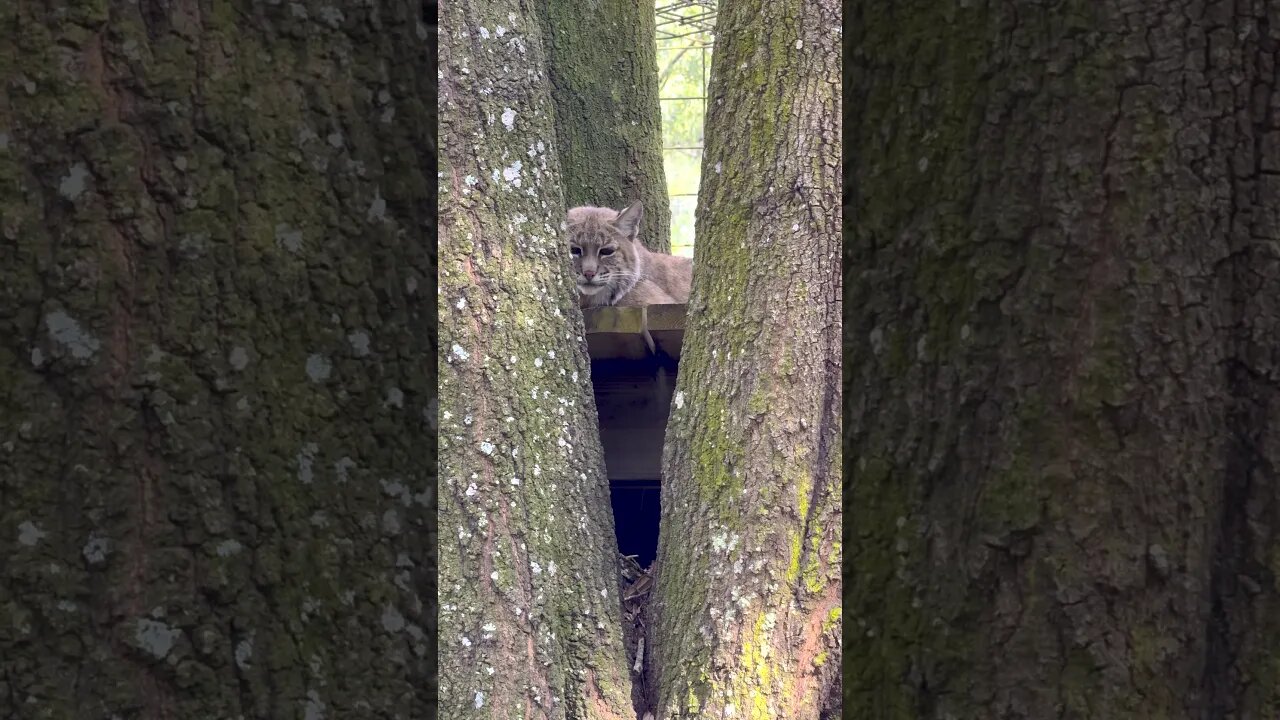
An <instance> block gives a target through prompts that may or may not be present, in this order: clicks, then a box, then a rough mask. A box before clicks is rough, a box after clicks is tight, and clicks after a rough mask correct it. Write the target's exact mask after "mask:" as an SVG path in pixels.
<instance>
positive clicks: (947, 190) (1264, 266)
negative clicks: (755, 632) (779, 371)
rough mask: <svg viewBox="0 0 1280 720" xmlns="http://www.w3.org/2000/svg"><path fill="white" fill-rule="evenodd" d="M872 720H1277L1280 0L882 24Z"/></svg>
mask: <svg viewBox="0 0 1280 720" xmlns="http://www.w3.org/2000/svg"><path fill="white" fill-rule="evenodd" d="M849 27H850V28H853V29H855V32H854V33H851V36H850V37H849V38H847V42H848V45H847V46H846V47H847V48H851V50H850V52H851V57H850V66H851V69H852V72H851V73H850V75H849V87H850V97H849V102H850V105H849V106H850V108H851V109H852V112H851V114H850V116H849V122H850V128H849V133H848V137H849V138H850V140H851V148H850V152H849V157H850V159H851V163H850V166H849V172H850V180H849V184H850V185H851V186H852V188H853V192H852V196H851V198H850V202H851V208H850V211H849V214H850V215H851V232H850V237H849V243H848V245H847V246H846V247H847V248H848V250H847V252H848V255H847V261H848V266H849V267H851V268H852V269H851V271H850V272H851V275H850V278H849V282H848V287H849V290H850V302H849V303H848V304H847V305H846V307H847V308H848V315H847V316H846V322H845V325H846V327H847V328H848V330H849V337H850V341H849V345H848V346H847V353H848V354H847V355H846V362H847V363H848V364H847V371H846V378H847V382H848V385H847V387H846V395H847V397H848V398H849V402H850V410H851V420H850V422H851V425H850V427H849V428H848V441H849V443H850V446H849V448H848V449H846V452H847V453H848V454H847V457H848V458H849V466H848V472H849V476H850V482H851V488H850V489H851V502H850V505H851V507H852V509H853V517H852V519H851V521H850V523H849V528H850V536H849V537H848V538H846V548H847V549H848V550H849V552H848V554H847V555H846V559H847V562H848V568H849V575H848V580H849V582H848V585H847V586H846V588H847V589H846V594H845V612H846V613H847V617H846V622H847V623H848V627H849V629H850V631H851V632H852V633H853V634H854V635H855V636H856V637H858V638H859V647H858V649H857V651H856V652H852V653H850V655H849V656H848V667H847V668H846V672H847V676H846V683H845V689H846V698H845V709H846V711H847V712H850V713H851V714H852V716H863V717H880V718H890V717H892V718H953V717H961V718H968V717H990V718H1010V719H1012V718H1046V717H1054V718H1112V719H1122V718H1151V717H1170V718H1173V717H1178V718H1241V719H1243V718H1263V717H1276V715H1277V713H1280V674H1277V671H1276V668H1277V667H1280V603H1278V602H1277V592H1278V590H1280V588H1278V587H1277V577H1278V574H1280V561H1278V560H1277V558H1280V538H1277V527H1278V525H1277V522H1278V521H1280V517H1278V509H1280V492H1278V489H1277V484H1276V475H1275V472H1276V471H1275V468H1276V467H1277V465H1278V464H1280V425H1278V424H1277V420H1280V391H1278V390H1277V385H1276V381H1277V377H1280V351H1278V350H1277V345H1276V340H1275V339H1276V338H1277V337H1280V258H1278V257H1277V254H1276V252H1275V248H1276V243H1277V240H1278V239H1280V214H1278V213H1280V142H1278V141H1277V139H1278V138H1280V133H1278V132H1277V126H1276V120H1275V118H1276V117H1277V112H1278V111H1280V95H1278V94H1277V92H1276V59H1277V55H1276V53H1277V44H1278V43H1280V4H1277V3H1274V2H1272V3H1263V2H1248V1H1246V2H1244V3H1240V4H1236V5H1231V4H1205V3H1200V2H1196V3H1192V4H1191V5H1179V6H1174V5H1171V4H1169V3H1147V4H1133V3H1121V2H1117V1H1115V0H1105V1H1102V2H1096V3H1074V4H1069V6H1066V7H1062V6H1054V7H1049V6H1037V5H1030V4H1026V3H1019V4H1017V5H1016V6H1015V5H1013V4H998V3H997V4H982V3H976V4H973V5H965V4H960V5H956V4H953V3H933V2H912V3H907V4H901V3H898V4H894V5H892V6H890V5H888V4H885V3H876V2H858V3H855V6H854V13H853V16H852V17H851V18H850V23H849Z"/></svg>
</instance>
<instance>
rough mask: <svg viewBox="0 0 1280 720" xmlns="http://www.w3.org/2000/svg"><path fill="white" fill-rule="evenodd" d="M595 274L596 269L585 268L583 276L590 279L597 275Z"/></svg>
mask: <svg viewBox="0 0 1280 720" xmlns="http://www.w3.org/2000/svg"><path fill="white" fill-rule="evenodd" d="M595 276H596V271H595V270H583V271H582V277H584V278H586V279H588V280H590V279H591V278H593V277H595Z"/></svg>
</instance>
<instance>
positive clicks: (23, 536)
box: [18, 520, 49, 547]
mask: <svg viewBox="0 0 1280 720" xmlns="http://www.w3.org/2000/svg"><path fill="white" fill-rule="evenodd" d="M48 535H49V533H47V532H45V531H43V530H41V529H40V528H39V527H38V526H37V525H36V524H35V523H33V522H31V521H30V520H25V521H23V523H22V524H21V525H19V526H18V543H19V544H22V545H26V546H27V547H32V546H34V545H35V544H36V543H38V542H40V541H41V540H42V539H44V538H45V537H48Z"/></svg>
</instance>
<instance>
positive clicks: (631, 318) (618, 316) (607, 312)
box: [582, 305, 688, 361]
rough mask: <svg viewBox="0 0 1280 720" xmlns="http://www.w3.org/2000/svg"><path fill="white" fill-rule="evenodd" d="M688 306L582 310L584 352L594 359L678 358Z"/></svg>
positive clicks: (682, 342) (682, 341)
mask: <svg viewBox="0 0 1280 720" xmlns="http://www.w3.org/2000/svg"><path fill="white" fill-rule="evenodd" d="M687 308H688V306H687V305H649V306H648V307H598V308H588V309H586V310H583V311H582V319H583V321H584V322H585V323H586V328H587V352H588V353H590V355H591V359H592V360H593V361H594V360H620V359H625V360H646V359H649V358H651V357H653V356H654V355H658V354H662V355H666V356H667V357H670V358H672V359H673V360H679V359H680V347H681V345H683V344H684V318H685V312H686V309H687Z"/></svg>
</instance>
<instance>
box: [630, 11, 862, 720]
mask: <svg viewBox="0 0 1280 720" xmlns="http://www.w3.org/2000/svg"><path fill="white" fill-rule="evenodd" d="M839 28H840V6H839V4H838V3H836V2H835V1H834V0H820V1H813V0H807V1H805V2H801V1H800V0H790V1H786V2H770V1H763V0H725V2H722V3H721V4H720V7H719V19H718V23H717V28H716V48H715V59H714V61H713V65H712V69H711V88H710V92H711V103H710V114H709V117H708V118H707V124H706V127H707V149H706V156H705V160H704V164H703V175H702V176H703V180H702V187H703V195H702V200H701V202H700V203H699V210H698V213H699V214H698V244H697V249H696V251H695V260H694V274H695V275H694V288H693V297H692V298H691V302H690V306H689V317H688V329H687V332H686V336H685V342H684V349H683V352H682V357H681V362H680V371H679V378H678V381H677V386H676V394H675V398H674V402H673V406H672V412H671V418H670V423H669V425H668V428H667V438H666V448H665V452H664V458H663V483H664V484H663V500H662V534H661V541H660V545H659V552H658V580H657V591H656V597H655V598H654V600H653V601H652V602H653V605H652V606H651V615H652V617H653V620H652V622H651V623H650V629H649V644H650V647H651V648H652V666H651V668H650V671H649V672H650V677H651V678H652V680H651V684H652V686H653V690H652V692H653V694H654V696H655V697H654V701H655V702H656V705H657V708H658V713H657V714H658V717H662V718H665V719H667V720H671V719H674V718H695V717H729V716H731V715H732V716H733V717H746V718H760V719H763V718H816V717H831V718H834V717H838V716H839V681H840V676H839V667H840V655H841V650H840V647H841V644H840V643H841V641H840V622H839V620H840V575H839V573H840V543H839V532H840V530H839V529H840V524H841V521H840V519H841V511H840V483H839V477H840V446H839V438H840V416H839V412H840V341H839V337H840V322H841V319H840V281H841V278H840V267H839V262H840V213H841V205H840V199H839V198H840V125H839V113H840V110H839V107H840V85H839V83H840V44H839V43H840V36H839Z"/></svg>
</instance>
